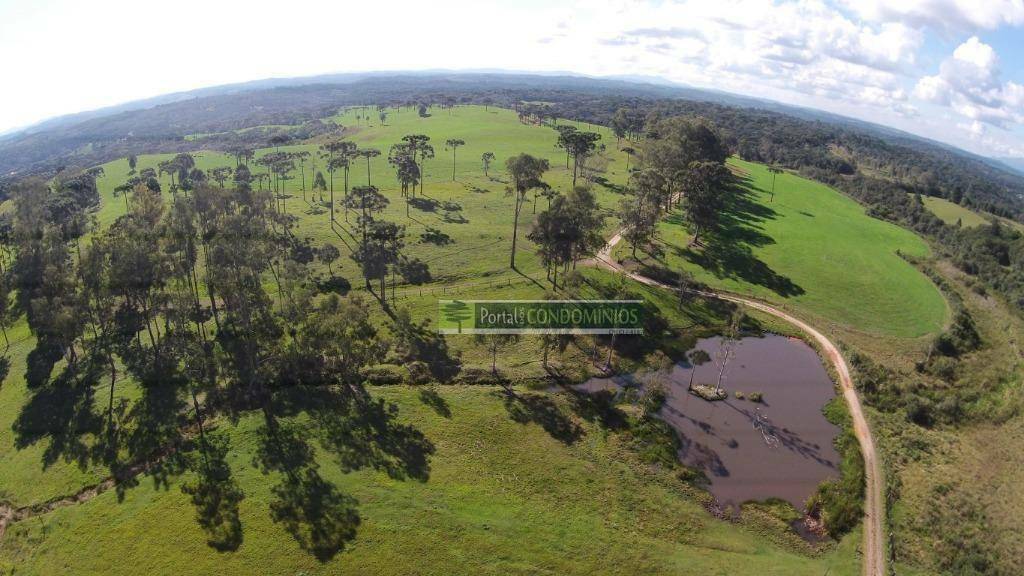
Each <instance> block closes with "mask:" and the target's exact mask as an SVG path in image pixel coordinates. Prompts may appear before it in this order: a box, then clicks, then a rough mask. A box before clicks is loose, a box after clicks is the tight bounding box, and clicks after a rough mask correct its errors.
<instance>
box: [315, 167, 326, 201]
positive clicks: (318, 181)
mask: <svg viewBox="0 0 1024 576" xmlns="http://www.w3.org/2000/svg"><path fill="white" fill-rule="evenodd" d="M313 190H314V191H319V192H320V200H321V201H323V198H324V195H323V193H324V192H326V191H327V180H325V179H324V173H323V172H321V171H319V170H317V171H316V176H314V177H313Z"/></svg>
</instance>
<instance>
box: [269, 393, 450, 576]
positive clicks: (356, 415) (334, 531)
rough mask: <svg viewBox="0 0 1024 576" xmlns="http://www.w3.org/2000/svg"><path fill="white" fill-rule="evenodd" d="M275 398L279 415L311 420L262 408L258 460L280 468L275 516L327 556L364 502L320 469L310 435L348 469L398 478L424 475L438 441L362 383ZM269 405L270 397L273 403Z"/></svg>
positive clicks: (352, 530)
mask: <svg viewBox="0 0 1024 576" xmlns="http://www.w3.org/2000/svg"><path fill="white" fill-rule="evenodd" d="M272 404H273V406H274V407H275V410H278V411H280V415H281V416H289V417H292V416H299V415H300V414H306V415H308V416H309V421H308V423H306V424H299V423H298V421H297V420H295V419H293V418H289V419H287V420H285V419H280V418H279V416H278V413H275V412H274V411H273V410H271V409H270V408H264V410H263V414H264V424H265V425H264V426H263V427H262V429H261V430H260V432H259V447H258V449H257V454H256V457H255V464H256V465H257V466H258V467H259V469H260V470H262V471H263V472H264V473H268V474H269V473H271V472H274V473H278V474H280V476H281V481H280V482H279V483H278V484H277V485H275V486H274V488H273V489H272V491H273V494H274V497H275V500H274V501H273V502H272V503H271V505H270V509H271V517H272V518H273V519H274V521H275V522H279V523H281V524H282V525H283V526H284V527H285V528H286V529H287V530H288V532H289V533H290V534H291V535H292V536H293V537H294V538H295V540H296V541H297V542H298V543H299V545H300V546H301V547H302V548H303V549H304V550H306V551H308V552H310V553H312V554H313V555H314V556H316V558H317V559H319V560H321V561H326V560H330V559H331V558H333V557H334V556H335V555H336V554H338V553H339V552H341V551H342V550H344V548H345V546H346V544H347V543H348V542H349V541H351V540H352V539H353V538H355V536H356V529H357V527H358V525H359V523H360V517H359V512H358V509H357V505H358V502H357V501H356V499H355V498H353V497H351V496H349V495H347V494H344V493H342V492H341V491H339V490H338V489H337V487H336V486H335V485H334V484H332V483H331V482H329V481H327V480H325V479H324V478H323V477H322V476H321V475H320V472H319V468H320V465H319V463H318V462H317V460H316V450H315V448H314V447H313V444H312V442H311V441H313V440H315V441H317V443H318V445H319V446H320V447H322V448H323V449H324V450H326V451H327V452H328V453H330V454H331V455H332V456H333V457H334V459H335V461H336V462H337V464H338V467H339V469H340V470H341V471H342V472H345V473H348V472H352V471H356V470H361V469H364V468H372V469H374V470H379V471H383V472H384V473H386V474H387V475H388V476H389V477H390V478H393V479H397V480H406V479H413V480H418V481H421V482H425V481H426V480H427V479H428V478H429V476H430V461H429V457H430V456H431V455H432V454H433V453H434V450H435V449H434V445H433V443H431V442H430V440H429V439H427V438H426V437H425V436H424V435H423V434H422V433H421V432H420V431H419V430H417V429H416V428H414V427H413V426H410V425H407V424H403V423H401V422H398V421H397V412H398V409H397V407H396V406H394V405H393V404H389V403H385V402H384V401H383V400H375V399H373V398H371V397H370V395H369V394H368V393H366V391H365V390H363V389H361V388H358V387H349V386H343V387H330V386H295V387H291V388H285V389H281V390H278V391H277V392H276V393H275V394H274V399H273V403H272ZM268 406H269V404H268Z"/></svg>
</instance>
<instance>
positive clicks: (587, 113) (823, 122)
mask: <svg viewBox="0 0 1024 576" xmlns="http://www.w3.org/2000/svg"><path fill="white" fill-rule="evenodd" d="M523 101H527V102H531V101H543V102H550V103H551V104H552V108H551V111H552V112H553V113H557V114H559V115H560V117H561V118H577V119H588V120H589V121H594V122H598V123H608V122H610V121H611V117H612V114H613V113H614V112H615V110H616V109H617V108H619V107H626V108H627V109H634V110H636V111H637V112H638V113H640V114H646V113H647V112H648V111H651V110H656V109H657V108H658V107H663V108H664V109H665V110H666V111H668V110H671V112H670V113H675V114H686V115H696V116H704V117H706V118H708V119H709V120H711V121H713V122H715V123H716V124H718V125H719V126H720V127H722V128H727V129H728V130H730V131H731V133H732V136H733V137H735V139H736V140H735V144H736V145H737V146H738V150H740V151H741V154H745V155H746V156H745V157H750V158H753V159H760V161H764V162H769V163H777V162H779V163H782V164H783V165H786V162H789V163H790V166H789V167H792V168H798V167H804V166H815V167H817V168H819V169H826V170H840V172H841V173H850V172H849V171H850V170H853V171H855V170H856V165H857V164H858V163H859V162H861V161H863V162H865V166H869V167H871V166H878V165H879V163H882V164H885V165H888V166H890V168H892V169H893V170H894V172H893V173H892V176H891V179H892V180H893V181H894V182H896V183H897V184H899V185H901V186H903V187H904V188H906V189H907V190H908V191H909V190H911V189H913V190H916V191H918V192H920V193H922V194H926V195H940V196H955V195H956V194H961V193H965V192H967V191H972V190H973V193H974V194H976V195H983V196H985V201H986V202H995V203H997V204H1003V205H1004V208H1005V210H1004V211H1005V215H1016V214H1020V213H1024V201H1022V199H1024V178H1022V175H1021V174H1020V173H1019V172H1018V171H1016V170H1015V169H1014V168H1012V167H1010V166H1008V165H1007V164H1006V163H1002V162H998V161H995V160H993V159H990V158H983V157H980V156H977V155H975V154H971V153H969V152H966V151H963V150H960V149H957V148H955V147H953V146H950V145H946V144H942V143H939V142H935V141H932V140H928V139H926V138H922V137H919V136H915V135H913V134H910V133H907V132H903V131H900V130H896V129H892V128H889V127H885V126H880V125H877V124H872V123H870V122H865V121H861V120H857V119H853V118H849V117H845V116H840V115H837V114H832V113H829V112H823V111H820V110H815V109H810V108H803V107H797V106H791V105H786V104H781V103H779V102H775V101H772V100H764V99H758V98H752V97H747V96H739V95H735V94H731V93H727V92H719V91H714V90H705V89H698V88H693V87H690V86H685V85H681V84H675V83H671V82H668V81H665V80H663V79H660V78H649V77H637V76H628V77H619V78H594V77H588V76H581V75H575V74H564V73H548V74H528V73H513V72H504V71H490V70H478V71H459V72H454V71H445V70H429V71H420V72H360V73H342V74H327V75H320V76H308V77H299V78H270V79H263V80H255V81H251V82H242V83H237V84H228V85H223V86H213V87H207V88H201V89H198V90H192V91H186V92H178V93H173V94H166V95H162V96H158V97H155V98H149V99H145V100H139V101H135V102H128V103H125V104H120V105H117V106H112V107H108V108H103V109H99V110H93V111H88V112H82V113H78V114H72V115H67V116H62V117H59V118H53V119H50V120H47V121H44V122H42V123H39V124H36V125H34V126H31V127H29V128H26V129H22V130H20V131H18V132H16V133H13V134H8V135H6V136H0V193H2V188H3V187H4V181H8V182H10V181H11V180H13V179H16V178H20V177H22V176H24V175H26V174H39V175H42V176H45V175H47V174H53V173H54V172H56V171H57V170H59V169H61V168H62V167H64V166H79V167H87V166H93V165H96V164H100V163H103V162H107V161H110V160H113V159H116V158H120V157H124V156H126V155H128V154H142V153H157V152H163V153H172V152H188V151H195V150H201V149H204V148H209V149H225V148H229V147H235V146H239V145H243V146H255V147H260V146H265V145H266V142H264V141H262V140H259V139H258V137H257V136H251V137H241V136H240V135H239V133H238V131H240V130H242V129H244V128H250V127H254V126H268V125H270V126H286V127H291V128H290V129H291V130H294V131H296V132H295V134H293V135H292V136H294V137H300V138H306V137H308V134H314V133H322V132H323V130H324V129H327V128H328V127H325V126H323V125H322V123H320V119H322V118H324V117H326V116H330V115H332V114H334V113H335V112H337V110H338V109H339V108H342V107H345V106H357V105H367V104H385V105H395V104H406V105H408V104H413V103H422V102H427V103H443V102H452V103H459V102H462V103H477V104H487V103H490V104H491V105H496V106H505V107H509V108H512V107H515V106H516V105H517V104H518V103H519V102H523ZM196 134H205V135H208V136H207V137H204V138H202V139H200V140H196V139H194V138H191V137H192V136H195V135H196ZM302 134H306V135H307V136H302ZM264 140H265V138H264ZM766 146H767V148H766ZM769 149H774V150H775V152H773V153H768V154H766V153H765V151H766V150H769ZM783 150H788V151H789V152H787V153H782V152H783ZM854 150H855V151H856V152H855V155H856V156H857V157H849V154H850V153H851V151H854ZM801 151H803V152H801ZM812 156H813V157H812ZM897 158H899V160H895V161H894V159H897ZM908 166H912V167H914V168H913V170H910V171H908V170H907V167H908ZM843 170H846V171H847V172H842V171H843ZM960 173H963V174H967V173H970V176H969V177H967V178H961V177H959V176H957V174H960ZM957 189H959V191H957ZM1011 205H1012V206H1011ZM991 209H992V210H993V211H997V210H999V208H998V206H995V205H993V206H992V207H991Z"/></svg>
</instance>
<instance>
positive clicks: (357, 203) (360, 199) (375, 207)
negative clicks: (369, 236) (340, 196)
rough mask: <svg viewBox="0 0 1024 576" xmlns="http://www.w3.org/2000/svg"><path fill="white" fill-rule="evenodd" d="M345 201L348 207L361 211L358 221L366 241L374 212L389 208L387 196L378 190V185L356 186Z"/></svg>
mask: <svg viewBox="0 0 1024 576" xmlns="http://www.w3.org/2000/svg"><path fill="white" fill-rule="evenodd" d="M344 202H345V208H346V209H352V210H358V211H359V218H358V222H359V227H360V229H361V230H362V235H363V241H364V242H365V241H366V230H367V226H368V225H369V224H370V223H371V222H372V221H373V215H374V214H376V213H378V212H383V211H384V209H385V208H387V206H388V199H387V197H386V196H384V195H383V194H381V193H380V192H378V191H377V187H376V186H356V187H354V188H352V193H351V194H349V195H348V197H347V198H345V200H344Z"/></svg>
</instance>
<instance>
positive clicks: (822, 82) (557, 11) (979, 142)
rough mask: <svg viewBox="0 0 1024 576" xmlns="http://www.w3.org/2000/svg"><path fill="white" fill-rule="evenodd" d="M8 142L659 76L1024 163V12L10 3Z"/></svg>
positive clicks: (984, 6) (0, 25)
mask: <svg viewBox="0 0 1024 576" xmlns="http://www.w3.org/2000/svg"><path fill="white" fill-rule="evenodd" d="M0 68H2V70H3V73H4V76H5V79H6V80H7V81H6V82H5V85H6V86H5V89H4V90H2V91H0V94H2V96H0V133H2V132H4V131H7V130H10V129H12V128H15V127H19V126H26V125H29V124H32V123H35V122H38V121H40V120H43V119H46V118H49V117H52V116H57V115H61V114H68V113H73V112H79V111H83V110H91V109H95V108H99V107H103V106H109V105H113V104H119V103H123V102H128V101H131V100H137V99H140V98H146V97H151V96H157V95H160V94H165V93H169V92H176V91H182V90H189V89H194V88H200V87H204V86H213V85H218V84H227V83H232V82H241V81H246V80H256V79H262V78H272V77H297V76H306V75H313V74H325V73H336V72H361V71H375V70H384V71H389V70H394V71H400V70H402V71H404V70H424V69H451V70H478V69H505V70H514V71H535V72H572V73H578V74H586V75H592V76H611V75H630V76H656V77H660V78H663V79H666V80H670V81H674V82H679V83H683V84H687V85H690V86H695V87H699V88H712V89H718V90H724V91H728V92H734V93H737V94H744V95H748V96H755V97H762V98H769V99H772V100H777V101H780V102H784V103H788V104H794V105H800V106H809V107H813V108H817V109H821V110H826V111H829V112H835V113H839V114H844V115H847V116H852V117H855V118H859V119H863V120H868V121H872V122H876V123H879V124H882V125H886V126H891V127H894V128H899V129H902V130H906V131H908V132H911V133H914V134H918V135H921V136H925V137H929V138H933V139H936V140H939V141H942V142H946V143H949V144H953V145H955V146H958V147H960V148H964V149H967V150H970V151H972V152H976V153H979V154H984V155H988V156H999V157H1021V158H1024V0H888V1H887V0H828V1H824V0H797V1H788V0H776V1H771V0H735V1H732V0H607V1H603V0H506V1H503V2H500V1H494V0H453V1H446V0H438V1H435V2H423V1H422V0H415V1H406V0H377V1H375V2H351V1H348V0H334V1H314V0H289V1H288V2H283V3H281V2H278V3H270V2H259V1H257V0H248V1H245V2H235V1H230V0H202V1H199V0H176V1H175V2H170V3H168V2H147V1H144V0H143V1H140V0H90V1H88V2H86V1H81V0H0Z"/></svg>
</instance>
